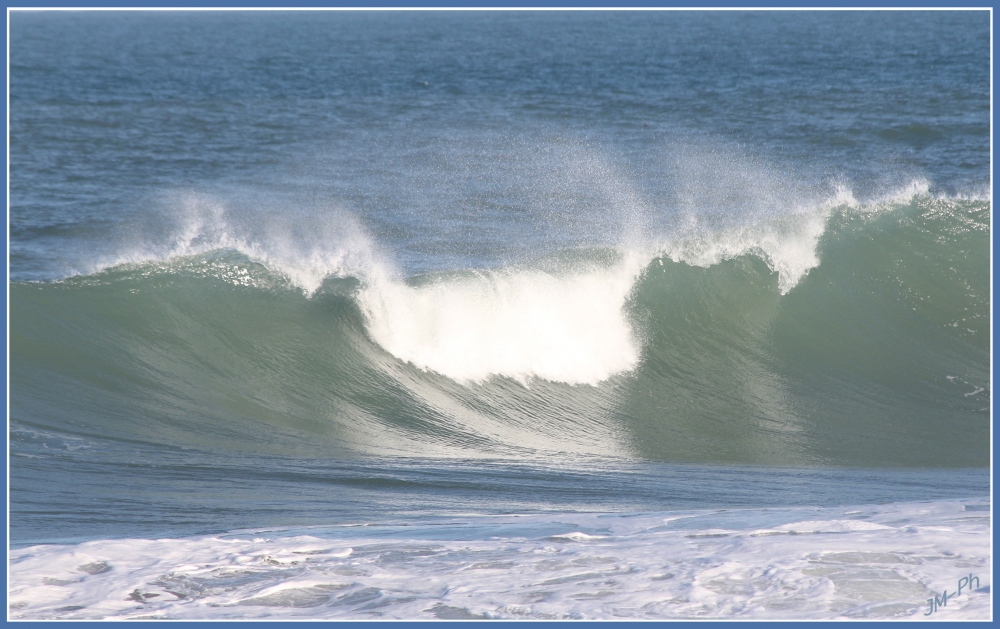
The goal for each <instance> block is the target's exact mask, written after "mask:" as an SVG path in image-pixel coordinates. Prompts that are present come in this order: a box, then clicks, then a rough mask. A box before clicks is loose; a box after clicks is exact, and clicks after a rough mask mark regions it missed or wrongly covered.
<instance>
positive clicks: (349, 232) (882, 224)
mask: <svg viewBox="0 0 1000 629" xmlns="http://www.w3.org/2000/svg"><path fill="white" fill-rule="evenodd" d="M989 212H990V202H989V201H988V200H982V199H975V198H973V199H961V198H936V197H934V196H932V195H930V194H928V193H927V187H926V185H921V184H917V185H916V186H914V187H912V188H911V189H909V190H907V191H904V192H903V193H900V194H896V195H892V196H889V197H887V198H884V199H881V200H878V201H875V202H865V203H860V202H858V201H856V200H855V199H854V198H853V197H852V196H851V195H850V194H849V193H842V194H838V196H837V197H836V198H834V199H832V200H831V201H829V202H828V203H826V204H822V205H820V206H818V207H812V208H809V209H808V211H801V212H793V213H786V214H784V215H782V216H777V217H771V218H767V219H766V220H760V221H757V222H754V223H750V224H743V225H737V226H730V225H711V226H705V225H698V226H691V228H690V229H687V230H681V231H678V232H677V233H674V234H672V235H671V236H670V237H664V238H662V239H660V240H659V241H656V240H655V239H654V240H648V241H646V242H641V243H640V244H632V245H627V246H625V245H623V246H595V247H577V248H571V249H567V250H563V251H561V252H557V253H555V254H551V255H547V256H542V257H540V258H538V259H536V260H534V261H529V262H522V263H518V264H516V265H510V266H506V267H499V268H493V269H482V270H467V271H451V272H442V271H429V272H425V273H420V274H417V275H412V276H410V277H403V276H402V274H401V273H400V272H399V271H398V270H395V269H394V267H393V265H392V264H391V263H390V262H387V261H386V260H387V256H385V255H384V254H382V253H380V252H379V250H378V247H376V246H374V245H373V244H372V241H371V239H370V238H368V237H367V236H366V235H365V232H364V230H363V229H361V228H360V227H358V226H357V225H356V224H354V223H352V222H351V221H350V218H349V217H345V219H344V222H343V223H342V224H340V225H338V226H337V234H336V238H334V237H332V235H331V234H327V233H323V232H322V231H320V232H319V233H317V234H315V235H314V240H313V241H312V242H313V243H314V246H311V247H309V246H307V247H301V246H300V247H298V248H296V247H291V246H288V245H287V244H283V243H287V242H288V240H287V239H286V240H284V241H282V240H280V238H279V237H278V235H275V236H274V238H273V239H272V240H270V241H269V240H260V239H258V240H254V239H252V238H251V237H249V236H248V235H247V234H242V233H239V231H238V230H235V229H232V228H231V226H229V227H227V226H226V224H225V222H224V221H222V220H212V217H211V216H209V217H208V218H207V219H206V218H202V219H199V220H201V222H200V223H199V222H198V221H194V222H193V223H191V224H190V225H189V226H190V229H188V230H187V231H185V232H183V233H181V234H179V235H178V236H177V238H175V239H174V240H173V241H172V242H170V243H167V244H166V245H164V246H163V247H161V248H160V249H159V250H157V251H154V252H153V253H152V254H150V253H149V252H148V251H147V252H146V253H144V254H134V255H124V256H119V257H118V258H117V259H114V260H109V261H105V262H104V263H103V264H102V265H99V267H98V269H97V270H94V271H93V272H90V273H88V274H84V275H78V276H75V277H70V278H68V279H65V280H61V281H57V282H42V283H37V282H13V283H12V284H11V287H10V288H11V357H10V360H11V414H12V419H13V420H14V421H15V423H17V424H19V425H23V426H26V427H29V428H32V429H43V430H56V431H58V432H61V433H66V432H67V431H70V433H76V434H80V435H86V436H88V437H100V438H104V439H111V440H120V439H128V440H141V441H144V442H147V443H153V444H169V445H185V446H188V445H191V446H195V445H196V446H198V447H205V446H206V445H207V444H208V445H209V446H210V447H216V448H222V449H225V450H234V451H254V452H270V453H276V454H280V453H294V454H296V455H297V456H304V455H309V453H311V454H313V455H317V456H325V455H329V454H330V453H332V452H339V453H359V454H379V455H392V454H398V455H407V456H410V455H420V456H424V455H427V456H461V457H469V456H472V457H480V456H519V457H529V458H530V457H538V456H551V455H553V454H559V453H564V454H572V453H587V454H600V455H608V456H621V457H629V458H638V459H652V460H668V461H689V462H744V463H766V464H809V465H811V464H829V463H833V464H848V465H869V466H872V465H918V464H919V465H932V466H933V465H969V464H970V463H974V464H977V465H985V464H987V463H988V460H989V448H988V435H989V415H988V408H989V400H990V390H989V268H988V260H989ZM199 216H203V214H199ZM215 219H219V217H215ZM345 234H346V235H345ZM330 242H334V243H335V244H334V245H330V244H329V243H330ZM67 415H69V416H72V417H73V421H72V422H71V423H69V424H67V423H66V422H65V421H64V419H63V418H64V417H66V416H67ZM928 434H934V435H935V438H933V439H928V438H927V436H928Z"/></svg>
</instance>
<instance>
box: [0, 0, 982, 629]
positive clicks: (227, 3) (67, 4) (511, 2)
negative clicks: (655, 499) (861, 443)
mask: <svg viewBox="0 0 1000 629" xmlns="http://www.w3.org/2000/svg"><path fill="white" fill-rule="evenodd" d="M36 7H37V8H42V7H44V8H56V7H64V8H81V9H85V8H92V7H101V8H105V7H107V8H114V7H122V8H147V7H148V8H164V9H172V8H195V9H200V8H220V9H239V8H273V9H282V8H290V7H291V8H388V9H392V8H404V9H405V8H424V7H427V8H477V9H479V8H481V9H489V8H496V9H511V8H525V9H544V8H553V9H560V8H583V9H586V8H636V9H642V8H650V9H655V8H691V9H698V8H702V9H708V8H728V9H740V8H744V9H760V8H803V9H812V8H836V9H839V8H844V9H878V8H886V9H893V8H984V9H992V8H994V6H993V5H992V4H981V3H980V2H975V1H974V2H969V3H965V2H961V0H958V2H955V3H954V5H953V6H949V2H948V1H947V0H945V2H940V1H939V2H926V1H924V2H921V1H917V2H899V1H888V2H886V1H881V2H872V3H864V4H860V5H859V4H846V5H845V4H841V3H831V2H808V1H807V2H795V1H789V0H778V1H777V2H775V1H774V0H770V1H765V2H732V1H731V0H729V1H726V0H722V1H716V2H712V1H711V0H701V1H700V2H699V1H698V0H696V1H695V2H677V3H665V2H656V1H649V0H625V1H624V2H621V3H620V5H619V6H618V7H614V6H612V4H611V3H608V2H595V1H593V0H582V1H578V2H568V1H565V0H548V1H543V2H538V1H535V2H530V1H528V2H525V1H523V0H522V1H517V0H490V1H488V2H482V3H470V2H456V1H454V0H444V1H441V0H438V1H436V2H434V1H432V2H418V1H415V0H411V1H400V0H390V1H385V0H381V1H379V0H376V1H375V2H365V1H363V0H362V1H360V2H359V1H354V2H350V1H347V2H343V1H339V2H338V1H334V2H317V1H315V0H291V2H288V3H287V5H286V6H285V7H282V6H278V5H277V3H276V2H273V1H271V2H262V1H259V0H249V1H245V2H232V1H231V0H222V1H221V2H177V1H168V2H157V3H155V4H147V3H144V2H142V1H141V0H140V1H139V2H124V1H121V0H111V1H109V2H77V1H66V0H55V1H53V2H44V1H32V2H21V3H18V4H16V5H12V6H9V7H8V9H12V8H13V9H19V8H26V9H30V8H36ZM991 32H992V20H991ZM0 37H2V46H3V51H4V61H5V64H4V67H5V68H6V61H7V28H6V25H5V27H4V29H3V32H2V35H0ZM991 80H992V67H991ZM991 87H992V85H991ZM4 96H5V97H4V99H3V102H2V105H0V107H2V110H3V118H4V121H5V124H6V120H7V98H6V96H7V84H6V82H5V83H4ZM991 103H992V94H991ZM992 116H993V118H992V123H993V124H992V128H991V130H990V132H991V138H990V145H991V159H992V146H993V141H992V133H993V129H994V128H996V113H995V112H993V113H992ZM3 162H4V168H3V174H2V177H3V184H4V192H5V194H6V190H7V152H6V150H5V151H4V154H3ZM992 168H993V179H994V180H996V174H997V167H996V163H995V162H994V163H993V164H992ZM991 193H992V190H991ZM991 203H992V200H991ZM7 232H8V237H9V225H8V227H7ZM991 239H992V243H993V245H994V248H995V247H996V243H997V239H996V233H995V232H993V233H992V234H991ZM2 252H3V256H4V259H5V260H6V256H7V239H6V238H5V239H4V240H3V245H2ZM991 264H992V271H993V275H992V278H991V280H992V283H991V288H992V290H993V294H996V288H997V272H996V271H997V263H996V261H995V260H991ZM8 275H9V269H8ZM7 285H8V286H9V281H8V284H7ZM9 300H10V295H9V291H8V290H6V289H5V291H4V313H5V317H4V318H5V321H4V326H3V329H2V331H0V338H2V341H3V345H4V347H5V348H7V353H6V356H9V355H10V348H9V346H8V338H9V334H8V333H9V329H8V324H9V320H8V318H7V314H6V313H7V312H8V308H9ZM992 315H993V313H992V300H991V312H990V316H991V318H992ZM991 330H992V336H991V344H992V341H993V339H995V338H996V334H997V326H996V322H995V320H994V321H992V325H991ZM991 347H992V345H991ZM991 354H992V352H991ZM6 356H5V360H4V361H3V363H2V365H0V375H2V382H3V391H4V394H5V395H4V398H5V400H6V394H7V388H8V379H7V376H8V373H7V360H6ZM995 385H996V383H995V381H991V387H992V388H991V391H995V390H996V386H995ZM991 402H992V400H991ZM8 419H9V418H8ZM991 420H992V418H991ZM994 443H995V438H994ZM2 456H3V461H4V467H5V469H6V464H7V461H8V452H7V449H6V448H5V449H4V451H3V454H2ZM992 480H993V484H994V485H995V481H996V478H995V471H994V477H993V479H992ZM4 497H5V499H6V498H7V492H6V484H5V485H4ZM5 505H6V501H5ZM5 515H9V510H7V512H6V513H5ZM996 546H997V544H996V530H995V529H994V547H996ZM5 556H6V550H5ZM5 563H6V562H5ZM992 581H993V575H992V574H991V583H992ZM994 615H996V609H994ZM995 617H996V616H995ZM160 622H163V621H160ZM256 622H259V621H226V622H225V624H227V625H233V624H236V625H251V624H256ZM325 622H335V623H336V624H337V626H347V627H370V626H373V625H377V626H393V627H427V626H428V625H430V626H438V625H447V626H449V627H461V628H463V629H464V628H466V627H480V626H482V625H481V623H479V622H468V621H458V622H455V621H448V622H445V621H440V620H438V621H366V622H362V621H325ZM494 622H496V621H494ZM499 622H508V623H515V622H516V623H517V625H518V626H524V627H529V626H530V627H540V626H548V625H551V623H548V622H543V621H499ZM724 622H726V621H716V622H707V623H705V622H697V623H696V622H680V623H677V622H675V621H671V625H672V626H677V625H678V624H679V625H680V626H691V627H696V626H706V625H716V624H721V623H724ZM820 622H823V621H820ZM827 622H834V621H827ZM44 624H45V625H46V626H50V627H52V626H56V627H61V626H79V624H80V623H78V622H46V623H44ZM85 624H87V625H90V626H93V625H95V624H96V625H99V626H104V625H107V626H116V627H140V626H149V624H148V623H145V622H137V621H131V622H129V621H98V622H96V623H95V622H88V623H85ZM184 624H185V625H188V624H194V625H195V626H205V627H211V626H215V625H217V624H218V623H217V622H208V621H186V622H184ZM267 624H268V625H273V624H278V625H285V626H301V622H297V621H287V620H281V621H271V622H268V623H267ZM588 624H597V625H599V626H616V625H620V624H621V625H624V624H625V622H624V621H594V622H593V623H588ZM629 624H636V623H634V622H633V623H629ZM641 624H643V625H646V626H661V625H666V624H667V621H662V622H653V623H648V622H643V623H641ZM776 624H777V625H779V626H786V627H787V626H792V627H794V626H798V625H806V624H807V623H806V622H805V621H799V622H756V621H754V622H743V621H741V622H739V626H741V627H747V628H748V629H758V628H760V629H763V628H764V627H773V626H775V625H776ZM808 624H814V623H813V621H810V622H809V623H808ZM876 624H880V623H874V622H863V621H862V622H858V623H854V622H852V623H851V625H852V626H858V625H860V626H874V625H876ZM911 624H912V625H916V624H918V622H917V621H914V622H912V623H911V622H903V623H893V626H896V627H899V626H909V625H911ZM945 624H957V623H956V622H952V623H947V622H946V623H945Z"/></svg>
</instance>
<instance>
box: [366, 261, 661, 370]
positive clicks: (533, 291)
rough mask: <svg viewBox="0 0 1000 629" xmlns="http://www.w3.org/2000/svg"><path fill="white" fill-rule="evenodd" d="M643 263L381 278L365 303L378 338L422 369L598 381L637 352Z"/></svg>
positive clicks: (628, 364)
mask: <svg viewBox="0 0 1000 629" xmlns="http://www.w3.org/2000/svg"><path fill="white" fill-rule="evenodd" d="M641 269H642V264H641V263H639V260H637V259H628V260H626V261H624V262H622V263H620V264H617V265H615V266H613V267H611V268H599V267H593V268H589V269H576V270H572V271H568V272H567V273H565V274H553V273H548V272H544V271H537V270H516V269H501V270H496V271H481V272H477V273H472V274H465V275H463V276H461V277H452V278H449V279H442V280H440V281H436V282H432V283H430V284H426V285H423V286H409V285H406V284H404V283H402V282H396V281H391V280H388V279H386V278H384V277H383V278H378V277H376V278H374V281H371V282H370V283H369V284H368V285H367V286H366V287H365V288H364V289H363V290H362V291H361V294H360V295H359V302H360V304H361V306H362V308H363V309H364V312H365V314H366V316H367V318H368V329H369V332H370V333H371V335H372V338H373V339H374V340H375V341H376V342H377V343H378V344H379V345H381V346H382V347H383V348H385V349H386V350H387V351H388V352H390V353H391V354H393V355H394V356H396V357H397V358H400V359H402V360H405V361H409V362H411V363H413V364H414V365H416V366H418V367H420V368H423V369H430V370H433V371H436V372H438V373H441V374H444V375H446V376H448V377H450V378H453V379H455V380H459V381H483V380H485V379H486V378H488V377H490V376H493V375H501V376H507V377H510V378H514V379H516V380H518V381H520V382H522V383H525V384H527V382H528V379H530V378H532V377H537V378H543V379H546V380H552V381H558V382H566V383H569V384H596V383H598V382H600V381H602V380H605V379H607V378H609V377H610V376H612V375H614V374H616V373H620V372H623V371H627V370H629V369H632V368H633V367H634V366H635V364H636V361H637V360H638V356H639V347H638V343H637V340H636V339H635V338H634V334H633V331H632V329H631V326H630V324H629V322H628V319H627V315H626V312H625V311H624V306H625V300H626V298H627V296H628V294H629V291H630V290H631V288H632V285H633V283H634V282H635V278H636V277H637V275H638V274H639V272H640V271H641Z"/></svg>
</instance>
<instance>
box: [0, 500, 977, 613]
mask: <svg viewBox="0 0 1000 629" xmlns="http://www.w3.org/2000/svg"><path fill="white" fill-rule="evenodd" d="M988 509H989V506H988V503H986V502H985V501H979V500H975V501H948V502H936V503H931V502H921V503H910V504H891V505H879V506H863V507H854V508H843V507H840V508H805V507H792V508H778V509H762V510H705V511H687V512H680V513H664V514H646V515H638V514H630V515H627V516H622V515H615V514H607V515H597V514H579V513H559V514H544V515H522V516H471V517H455V518H450V519H443V520H435V521H434V522H433V523H430V524H427V525H425V526H421V525H420V524H418V523H414V522H409V523H407V525H406V526H405V528H400V527H396V526H392V525H377V524H372V525H366V526H363V527H325V528H317V529H299V530H298V531H289V532H286V533H284V534H282V533H280V532H274V531H271V532H257V533H247V534H231V535H225V536H215V537H198V538H188V539H173V540H171V539H166V540H142V539H131V540H130V539H124V540H99V541H92V542H86V543H83V544H79V545H75V546H34V547H30V548H22V549H17V550H14V551H12V552H11V554H10V584H9V599H8V600H9V610H10V611H9V613H10V617H11V618H12V619H98V618H114V619H123V620H129V619H139V618H170V619H227V618H228V619H234V618H241V619H257V618H271V619H278V618H286V619H293V618H314V619H337V618H339V619H375V618H383V619H393V618H399V619H434V618H452V619H462V618H466V619H471V618H508V619H558V618H565V619H570V618H575V619H612V618H631V619H747V620H767V619H836V618H840V619H847V618H854V619H911V620H919V619H922V618H923V619H929V620H959V619H988V618H990V616H991V614H992V609H991V596H990V594H989V589H990V586H991V584H990V582H989V574H990V512H989V511H988ZM404 531H405V533H404ZM963 579H965V581H964V582H963ZM969 583H971V584H972V585H971V586H970V585H969ZM959 585H962V587H963V590H962V592H961V593H958V592H957V590H958V588H959ZM946 590H947V591H948V592H949V598H948V600H947V605H944V606H939V607H937V608H936V609H933V608H932V607H931V605H930V603H929V602H928V599H933V597H934V596H935V595H936V596H938V597H940V596H942V592H944V591H946ZM932 609H933V611H932Z"/></svg>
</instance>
